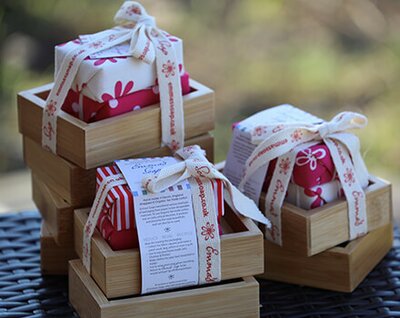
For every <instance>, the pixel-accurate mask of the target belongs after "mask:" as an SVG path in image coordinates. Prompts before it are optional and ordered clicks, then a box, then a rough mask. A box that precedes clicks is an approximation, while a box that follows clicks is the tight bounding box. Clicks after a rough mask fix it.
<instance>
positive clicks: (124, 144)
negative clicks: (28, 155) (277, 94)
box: [18, 80, 214, 169]
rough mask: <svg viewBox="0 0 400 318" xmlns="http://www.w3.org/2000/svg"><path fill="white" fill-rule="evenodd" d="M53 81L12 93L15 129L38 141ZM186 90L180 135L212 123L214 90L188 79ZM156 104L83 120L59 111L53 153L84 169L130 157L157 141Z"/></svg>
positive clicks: (208, 127)
mask: <svg viewBox="0 0 400 318" xmlns="http://www.w3.org/2000/svg"><path fill="white" fill-rule="evenodd" d="M52 85H53V84H48V85H44V86H41V87H38V88H34V89H31V90H27V91H23V92H20V93H19V94H18V119H19V131H20V132H21V133H22V134H23V135H24V136H26V137H29V138H31V139H32V140H34V141H35V142H36V143H38V144H41V132H42V129H41V128H42V113H43V108H44V105H45V99H46V97H47V96H48V94H49V92H50V89H51V87H52ZM190 86H191V89H192V91H191V93H189V94H187V95H185V96H183V103H184V117H185V118H184V119H185V138H186V139H190V138H193V137H196V136H200V135H202V134H204V133H207V132H208V131H211V130H213V129H214V92H213V91H212V90H211V89H209V88H207V87H206V86H204V85H202V84H200V83H198V82H196V81H194V80H190ZM160 113H161V111H160V107H159V104H155V105H152V106H149V107H146V108H144V109H141V110H138V111H134V112H129V113H126V114H123V115H120V116H116V117H113V118H108V119H105V120H101V121H98V122H95V123H90V124H88V123H85V122H83V121H81V120H79V119H77V118H75V117H73V116H71V115H69V114H67V113H65V112H63V111H61V113H60V115H59V118H58V125H57V126H58V127H57V129H58V133H57V154H58V155H59V156H61V157H63V158H65V159H67V160H69V161H70V162H72V163H75V164H76V165H78V166H80V167H82V168H85V169H90V168H94V167H97V166H99V165H103V164H107V163H109V162H110V161H112V160H116V159H122V158H127V157H131V156H133V155H136V154H140V153H143V152H145V151H149V150H152V149H155V148H159V147H160V144H161V119H160V118H161V116H160Z"/></svg>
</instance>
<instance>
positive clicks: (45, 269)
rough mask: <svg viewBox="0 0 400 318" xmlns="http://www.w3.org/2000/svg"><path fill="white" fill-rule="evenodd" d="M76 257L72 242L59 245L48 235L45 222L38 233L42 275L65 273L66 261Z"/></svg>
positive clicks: (66, 272)
mask: <svg viewBox="0 0 400 318" xmlns="http://www.w3.org/2000/svg"><path fill="white" fill-rule="evenodd" d="M75 258H77V256H76V254H75V250H74V244H73V242H70V244H68V245H65V246H60V245H58V244H57V243H56V241H55V240H54V238H53V237H52V236H51V235H50V233H49V230H48V229H47V225H46V223H45V222H42V228H41V233H40V267H41V270H42V273H43V274H44V275H67V274H68V261H69V260H71V259H75Z"/></svg>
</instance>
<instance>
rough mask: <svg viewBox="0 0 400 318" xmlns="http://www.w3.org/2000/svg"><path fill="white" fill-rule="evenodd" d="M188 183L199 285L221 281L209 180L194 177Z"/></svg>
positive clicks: (216, 212)
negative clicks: (195, 241)
mask: <svg viewBox="0 0 400 318" xmlns="http://www.w3.org/2000/svg"><path fill="white" fill-rule="evenodd" d="M189 182H190V187H191V189H192V198H193V200H192V202H193V212H194V219H195V224H196V233H197V243H198V254H199V283H200V285H202V284H209V283H214V282H219V281H221V239H220V236H219V231H218V211H217V210H216V208H215V207H216V205H215V198H214V190H213V188H212V185H211V180H210V179H206V178H199V177H194V178H190V179H189ZM200 189H201V190H200ZM199 198H201V199H200V200H199ZM204 211H207V212H208V213H204Z"/></svg>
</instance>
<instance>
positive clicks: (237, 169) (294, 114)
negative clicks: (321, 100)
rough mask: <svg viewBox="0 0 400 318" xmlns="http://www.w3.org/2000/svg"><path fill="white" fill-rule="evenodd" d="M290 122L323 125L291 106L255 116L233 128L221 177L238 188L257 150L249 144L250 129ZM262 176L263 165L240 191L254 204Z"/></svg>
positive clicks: (263, 173) (272, 109) (257, 198)
mask: <svg viewBox="0 0 400 318" xmlns="http://www.w3.org/2000/svg"><path fill="white" fill-rule="evenodd" d="M290 122H303V123H312V124H316V123H321V122H323V120H322V119H320V118H318V117H316V116H314V115H311V114H309V113H306V112H305V111H302V110H301V109H298V108H296V107H293V106H291V105H281V106H277V107H273V108H269V109H266V110H264V111H261V112H258V113H256V114H254V115H253V116H250V117H248V118H246V119H245V120H243V121H241V122H240V123H239V124H238V125H236V127H235V128H234V130H233V136H232V140H231V145H230V148H229V152H228V155H227V158H226V163H225V168H224V174H225V176H226V177H227V178H228V179H229V180H230V181H231V182H232V184H233V185H235V186H238V185H239V183H240V180H241V179H242V177H243V173H244V167H245V164H246V160H247V158H249V157H250V155H251V154H252V152H253V151H254V149H255V148H256V147H257V145H254V144H252V143H251V132H252V129H253V128H255V127H256V126H259V125H274V124H279V123H290ZM266 173H267V165H264V166H262V167H260V168H259V169H258V171H257V172H256V173H254V174H253V175H252V177H251V178H250V179H249V181H248V182H247V183H246V185H245V187H244V194H246V195H247V196H248V197H249V198H251V199H252V200H253V201H254V202H256V203H257V204H258V201H259V199H260V194H261V190H262V185H263V183H264V179H265V175H266Z"/></svg>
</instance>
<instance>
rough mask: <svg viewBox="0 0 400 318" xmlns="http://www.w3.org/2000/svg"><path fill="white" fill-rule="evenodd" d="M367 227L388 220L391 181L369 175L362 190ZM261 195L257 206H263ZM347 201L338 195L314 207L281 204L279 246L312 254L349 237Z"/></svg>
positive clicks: (262, 196)
mask: <svg viewBox="0 0 400 318" xmlns="http://www.w3.org/2000/svg"><path fill="white" fill-rule="evenodd" d="M365 193H366V200H367V218H368V231H372V230H374V229H377V228H379V227H381V226H384V225H386V224H389V223H390V222H391V220H392V188H391V184H390V183H388V182H386V181H384V180H382V179H379V178H377V177H374V176H371V177H370V184H369V186H368V188H367V189H366V190H365ZM264 198H265V195H261V199H260V207H264V206H265V201H264ZM348 222H349V220H348V214H347V202H346V201H345V199H344V198H343V199H340V200H337V201H335V202H331V203H328V204H325V205H324V206H321V207H319V208H316V209H312V210H304V209H301V208H299V207H296V206H294V205H292V204H290V203H286V202H285V203H284V204H283V206H282V242H283V248H284V249H285V250H287V251H289V250H290V251H292V252H295V253H297V254H299V255H302V256H312V255H315V254H318V253H320V252H323V251H325V250H327V249H329V248H332V247H334V246H336V245H338V244H341V243H343V242H346V241H348V240H349V239H350V235H349V223H348Z"/></svg>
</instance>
